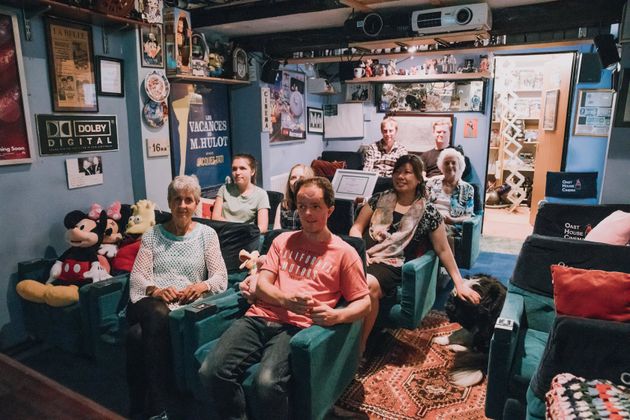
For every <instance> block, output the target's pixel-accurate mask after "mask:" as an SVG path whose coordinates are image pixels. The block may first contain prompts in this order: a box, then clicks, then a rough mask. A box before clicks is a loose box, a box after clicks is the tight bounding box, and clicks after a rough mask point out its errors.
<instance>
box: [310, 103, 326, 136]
mask: <svg viewBox="0 0 630 420" xmlns="http://www.w3.org/2000/svg"><path fill="white" fill-rule="evenodd" d="M307 109H308V132H309V133H317V134H324V110H323V109H321V108H311V107H308V108H307Z"/></svg>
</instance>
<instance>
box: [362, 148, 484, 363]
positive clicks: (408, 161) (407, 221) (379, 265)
mask: <svg viewBox="0 0 630 420" xmlns="http://www.w3.org/2000/svg"><path fill="white" fill-rule="evenodd" d="M423 171H424V165H423V164H422V161H421V160H420V158H419V157H417V156H415V155H405V156H401V157H400V158H398V160H397V161H396V163H395V164H394V172H393V175H392V181H393V184H394V188H393V189H392V190H388V191H385V192H382V193H380V194H376V195H374V196H372V197H371V198H370V200H369V201H368V204H367V205H365V206H363V208H362V209H361V211H360V212H359V216H358V217H357V219H356V221H355V222H354V225H352V228H351V229H350V235H351V236H356V237H359V238H361V237H363V238H364V239H365V243H366V249H367V251H366V253H367V256H366V258H367V263H368V267H367V281H368V287H369V289H370V301H371V303H372V309H371V311H370V313H369V315H368V316H367V317H366V318H365V320H364V322H363V331H362V335H361V347H360V351H361V352H363V351H364V350H365V344H366V342H367V339H368V336H369V335H370V331H371V330H372V327H373V326H374V322H375V321H376V316H377V315H378V310H379V301H380V299H381V298H382V297H384V296H389V295H391V294H393V293H394V292H395V289H396V287H397V286H398V285H399V284H400V283H401V281H402V265H403V263H404V262H405V261H407V260H411V259H413V258H415V257H416V255H417V251H418V249H419V248H420V246H423V245H425V244H426V245H432V246H433V249H434V250H435V253H436V254H437V256H438V257H439V258H440V261H441V262H442V264H443V265H444V267H446V269H447V271H448V273H449V274H450V276H451V277H452V278H453V281H454V282H455V291H456V293H457V296H458V297H459V298H460V299H465V300H467V301H469V302H472V303H475V304H476V303H479V299H480V297H479V294H478V293H477V292H475V291H474V290H473V289H472V288H470V287H469V286H468V285H467V284H465V283H464V281H463V280H462V276H461V274H460V273H459V269H458V268H457V264H456V263H455V259H454V258H453V254H452V252H451V250H450V248H449V246H448V242H447V240H446V230H445V229H444V223H443V222H442V216H440V213H439V212H438V211H437V209H436V208H435V207H434V206H433V205H432V204H430V203H427V201H426V199H425V198H424V197H425V185H424V179H423V177H422V172H423ZM427 241H430V244H428V243H427Z"/></svg>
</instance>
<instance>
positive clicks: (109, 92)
mask: <svg viewBox="0 0 630 420" xmlns="http://www.w3.org/2000/svg"><path fill="white" fill-rule="evenodd" d="M95 58H96V80H97V82H98V83H97V85H96V94H97V95H100V96H125V85H124V81H125V68H124V61H123V60H121V59H119V58H112V57H104V56H102V55H97V56H96V57H95ZM105 66H111V67H113V68H115V69H116V71H113V72H112V71H111V69H108V68H106V67H105Z"/></svg>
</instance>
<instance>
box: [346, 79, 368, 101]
mask: <svg viewBox="0 0 630 420" xmlns="http://www.w3.org/2000/svg"><path fill="white" fill-rule="evenodd" d="M371 100H372V85H371V84H370V83H347V84H346V102H367V101H371Z"/></svg>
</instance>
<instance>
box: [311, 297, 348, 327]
mask: <svg viewBox="0 0 630 420" xmlns="http://www.w3.org/2000/svg"><path fill="white" fill-rule="evenodd" d="M311 319H312V320H313V323H315V324H317V325H321V326H323V327H330V326H331V325H337V324H339V323H340V322H341V320H340V319H339V313H338V311H336V310H335V309H334V308H331V307H330V306H328V305H326V304H325V303H318V304H317V305H316V306H314V307H313V309H311Z"/></svg>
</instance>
